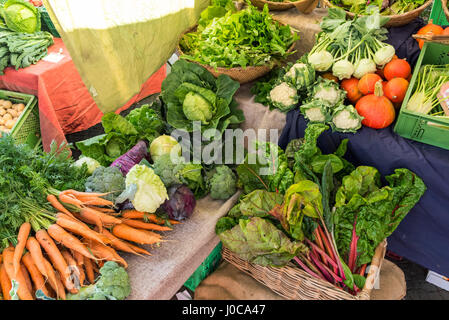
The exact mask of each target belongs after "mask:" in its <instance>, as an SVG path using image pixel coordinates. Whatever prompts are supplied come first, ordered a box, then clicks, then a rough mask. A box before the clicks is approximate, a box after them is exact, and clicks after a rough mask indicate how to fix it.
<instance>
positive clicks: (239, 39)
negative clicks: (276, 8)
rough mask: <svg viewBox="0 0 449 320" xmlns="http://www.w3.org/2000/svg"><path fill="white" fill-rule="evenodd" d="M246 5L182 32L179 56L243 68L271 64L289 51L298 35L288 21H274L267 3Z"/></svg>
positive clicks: (213, 65) (208, 63)
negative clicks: (189, 30) (196, 27)
mask: <svg viewBox="0 0 449 320" xmlns="http://www.w3.org/2000/svg"><path fill="white" fill-rule="evenodd" d="M247 5H248V6H247V8H245V9H243V10H241V11H237V12H235V11H234V10H229V11H227V13H226V14H225V15H224V16H220V17H218V16H217V17H214V18H213V19H211V20H209V21H208V24H207V25H206V24H205V23H204V24H203V25H202V26H201V28H198V30H197V31H196V32H191V33H187V34H185V35H184V36H183V38H182V39H181V41H180V47H181V50H182V51H183V53H184V55H182V56H181V58H183V59H187V60H190V61H196V62H199V63H201V64H205V65H208V66H212V67H224V68H233V67H243V68H245V67H247V66H262V65H271V64H273V63H274V62H275V61H276V60H281V59H284V58H286V57H287V56H288V55H290V54H291V53H289V52H288V50H289V48H290V47H291V46H292V45H293V43H294V42H295V41H296V40H298V39H299V37H298V36H297V35H296V34H292V31H291V29H290V27H289V26H288V25H287V26H283V25H281V24H280V23H279V22H277V21H275V20H274V19H273V18H272V16H271V15H270V13H269V10H268V6H267V5H265V6H264V9H263V10H262V11H259V10H257V8H256V7H254V6H253V5H252V4H251V3H250V2H249V1H247ZM206 10H207V9H206Z"/></svg>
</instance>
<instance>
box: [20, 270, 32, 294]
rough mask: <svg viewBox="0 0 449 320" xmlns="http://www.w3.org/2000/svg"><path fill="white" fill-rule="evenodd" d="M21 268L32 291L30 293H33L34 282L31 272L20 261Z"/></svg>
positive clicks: (29, 289)
mask: <svg viewBox="0 0 449 320" xmlns="http://www.w3.org/2000/svg"><path fill="white" fill-rule="evenodd" d="M19 268H20V270H21V271H22V274H23V277H24V278H25V281H26V283H27V288H28V291H30V293H31V294H32V295H33V283H32V282H31V278H30V274H29V273H28V270H27V268H26V267H25V266H24V265H23V263H20V266H19Z"/></svg>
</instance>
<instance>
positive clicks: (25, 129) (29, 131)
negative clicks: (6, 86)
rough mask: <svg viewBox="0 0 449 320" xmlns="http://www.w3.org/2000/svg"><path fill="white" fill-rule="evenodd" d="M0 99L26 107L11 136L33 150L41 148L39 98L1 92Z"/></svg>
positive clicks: (5, 91) (24, 94)
mask: <svg viewBox="0 0 449 320" xmlns="http://www.w3.org/2000/svg"><path fill="white" fill-rule="evenodd" d="M0 99H3V100H9V101H12V102H13V103H23V104H24V105H25V109H23V112H22V113H21V114H20V117H19V119H17V122H16V124H15V125H14V127H13V128H12V129H11V136H13V137H14V139H15V140H16V141H17V143H26V144H28V145H29V146H30V147H32V148H35V147H37V146H39V145H40V142H41V129H40V120H39V106H38V104H37V98H36V97H35V96H33V95H31V94H26V93H21V92H14V91H7V90H0Z"/></svg>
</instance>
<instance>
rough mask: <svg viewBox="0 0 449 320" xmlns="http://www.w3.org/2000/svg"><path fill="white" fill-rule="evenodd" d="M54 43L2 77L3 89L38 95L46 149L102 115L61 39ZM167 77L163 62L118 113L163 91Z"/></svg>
mask: <svg viewBox="0 0 449 320" xmlns="http://www.w3.org/2000/svg"><path fill="white" fill-rule="evenodd" d="M54 42H55V43H54V45H52V46H51V47H50V48H49V54H48V56H47V57H46V58H44V60H41V61H39V62H38V63H37V64H35V65H31V66H30V67H28V68H25V69H19V70H15V69H13V68H12V67H8V68H7V69H6V70H5V74H4V75H1V76H0V88H2V89H6V90H10V91H17V92H22V93H27V94H32V95H35V96H37V98H38V101H39V115H40V126H41V134H42V143H43V146H44V148H45V150H47V151H48V147H49V145H50V143H51V141H52V140H53V139H55V140H56V141H57V142H58V143H61V142H63V141H66V139H65V135H66V134H69V133H74V132H79V131H82V130H86V129H88V128H90V127H92V126H93V125H95V124H97V123H99V122H100V121H101V117H102V115H103V113H102V112H101V111H100V109H98V107H97V105H96V103H95V101H94V100H93V98H92V96H91V95H90V93H89V91H88V89H87V88H86V86H85V85H84V83H83V81H82V80H81V77H80V75H79V73H78V71H77V69H76V67H75V65H74V63H73V61H72V59H71V57H70V54H69V53H68V50H67V49H66V47H65V46H64V43H63V42H62V40H61V39H60V38H55V39H54ZM105 76H107V75H105ZM165 76H166V66H165V65H164V66H163V67H162V68H161V69H160V70H158V71H157V72H156V73H155V74H153V75H152V76H151V77H150V78H149V79H148V81H147V82H146V83H145V84H144V85H143V86H142V90H141V92H140V93H137V94H136V95H135V96H134V97H133V98H132V99H130V101H129V102H128V103H127V104H126V105H125V106H122V107H120V108H118V110H117V112H120V111H123V110H125V109H127V108H128V107H130V106H131V105H132V104H133V103H135V102H137V101H140V100H142V99H143V98H145V97H147V96H149V95H151V94H154V93H156V92H160V89H161V84H162V81H163V79H164V78H165Z"/></svg>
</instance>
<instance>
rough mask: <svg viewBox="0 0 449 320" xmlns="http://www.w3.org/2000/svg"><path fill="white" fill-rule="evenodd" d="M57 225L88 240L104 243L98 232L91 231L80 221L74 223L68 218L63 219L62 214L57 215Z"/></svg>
mask: <svg viewBox="0 0 449 320" xmlns="http://www.w3.org/2000/svg"><path fill="white" fill-rule="evenodd" d="M56 218H57V219H56V224H58V225H59V226H61V227H62V228H64V229H66V230H68V231H70V232H72V233H74V234H77V235H80V236H82V237H83V238H86V239H91V240H95V241H98V242H102V241H103V240H102V238H101V236H100V235H99V233H98V232H95V231H93V230H92V229H90V228H89V227H88V226H87V225H86V224H84V223H82V222H80V221H74V220H70V219H67V218H64V217H62V216H61V215H60V214H58V215H56Z"/></svg>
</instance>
